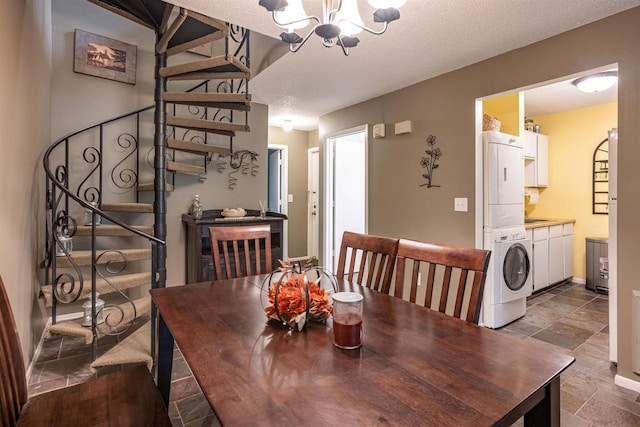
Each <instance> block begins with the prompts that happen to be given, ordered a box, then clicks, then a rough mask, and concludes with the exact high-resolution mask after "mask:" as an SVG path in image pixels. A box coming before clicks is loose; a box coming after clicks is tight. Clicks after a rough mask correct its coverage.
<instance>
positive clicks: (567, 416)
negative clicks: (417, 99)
mask: <svg viewBox="0 0 640 427" xmlns="http://www.w3.org/2000/svg"><path fill="white" fill-rule="evenodd" d="M561 405H562V404H561ZM560 425H561V426H562V427H589V426H590V425H591V423H590V422H589V421H586V420H583V419H582V418H580V417H578V416H576V415H574V414H572V413H570V412H568V411H565V410H564V409H561V410H560Z"/></svg>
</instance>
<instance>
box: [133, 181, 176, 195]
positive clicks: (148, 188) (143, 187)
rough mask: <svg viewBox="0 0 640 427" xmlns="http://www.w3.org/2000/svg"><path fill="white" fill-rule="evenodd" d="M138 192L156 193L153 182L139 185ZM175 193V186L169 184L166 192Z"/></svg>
mask: <svg viewBox="0 0 640 427" xmlns="http://www.w3.org/2000/svg"><path fill="white" fill-rule="evenodd" d="M138 191H155V185H154V183H153V182H145V183H140V184H138ZM172 191H173V184H169V183H168V182H167V184H166V187H165V192H167V193H171V192H172Z"/></svg>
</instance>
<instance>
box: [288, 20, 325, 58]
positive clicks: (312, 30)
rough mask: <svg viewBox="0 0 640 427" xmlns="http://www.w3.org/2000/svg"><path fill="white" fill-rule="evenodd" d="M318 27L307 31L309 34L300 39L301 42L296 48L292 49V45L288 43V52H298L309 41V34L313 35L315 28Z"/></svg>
mask: <svg viewBox="0 0 640 427" xmlns="http://www.w3.org/2000/svg"><path fill="white" fill-rule="evenodd" d="M318 25H319V24H318ZM318 25H315V26H314V27H313V28H312V29H311V30H309V32H308V33H307V35H306V36H304V39H302V41H301V42H300V43H298V44H297V46H296V47H295V48H294V47H293V46H294V43H289V51H291V52H293V53H295V52H297V51H299V50H300V48H301V47H302V46H303V45H304V44H305V43H306V42H307V40H309V37H311V34H313V33H314V32H315V30H316V27H317V26H318Z"/></svg>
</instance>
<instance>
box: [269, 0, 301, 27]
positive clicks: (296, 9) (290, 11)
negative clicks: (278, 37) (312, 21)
mask: <svg viewBox="0 0 640 427" xmlns="http://www.w3.org/2000/svg"><path fill="white" fill-rule="evenodd" d="M287 2H288V3H289V5H288V6H287V7H286V8H285V9H284V10H283V11H281V12H275V19H276V24H278V26H280V27H282V28H286V29H287V30H289V32H292V31H294V30H298V29H300V28H304V27H306V26H307V25H309V20H308V19H304V18H307V17H308V15H307V14H306V12H305V11H304V7H303V6H302V0H287ZM301 19H303V21H300V22H295V21H299V20H301ZM290 22H293V23H292V24H290V25H282V24H288V23H290Z"/></svg>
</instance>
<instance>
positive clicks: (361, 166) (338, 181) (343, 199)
mask: <svg viewBox="0 0 640 427" xmlns="http://www.w3.org/2000/svg"><path fill="white" fill-rule="evenodd" d="M366 140H367V132H366V127H363V128H360V130H350V131H345V132H344V133H343V134H342V135H339V136H336V137H333V138H330V139H329V140H328V149H329V150H331V152H330V153H329V162H328V171H327V174H330V178H329V179H328V184H329V185H328V186H327V189H328V191H327V193H329V194H328V195H327V196H328V198H327V201H326V202H327V203H328V205H329V207H330V208H332V209H330V210H329V212H328V213H329V214H330V217H331V218H330V219H329V220H328V221H327V227H326V230H327V232H326V240H325V247H328V248H331V251H330V252H331V253H330V256H329V257H328V258H325V259H329V260H330V262H331V268H332V270H333V271H335V268H336V267H337V265H338V256H339V254H340V243H341V242H342V234H343V233H344V232H345V231H347V230H348V231H352V232H356V233H366V232H367V167H366V165H367V141H366Z"/></svg>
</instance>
